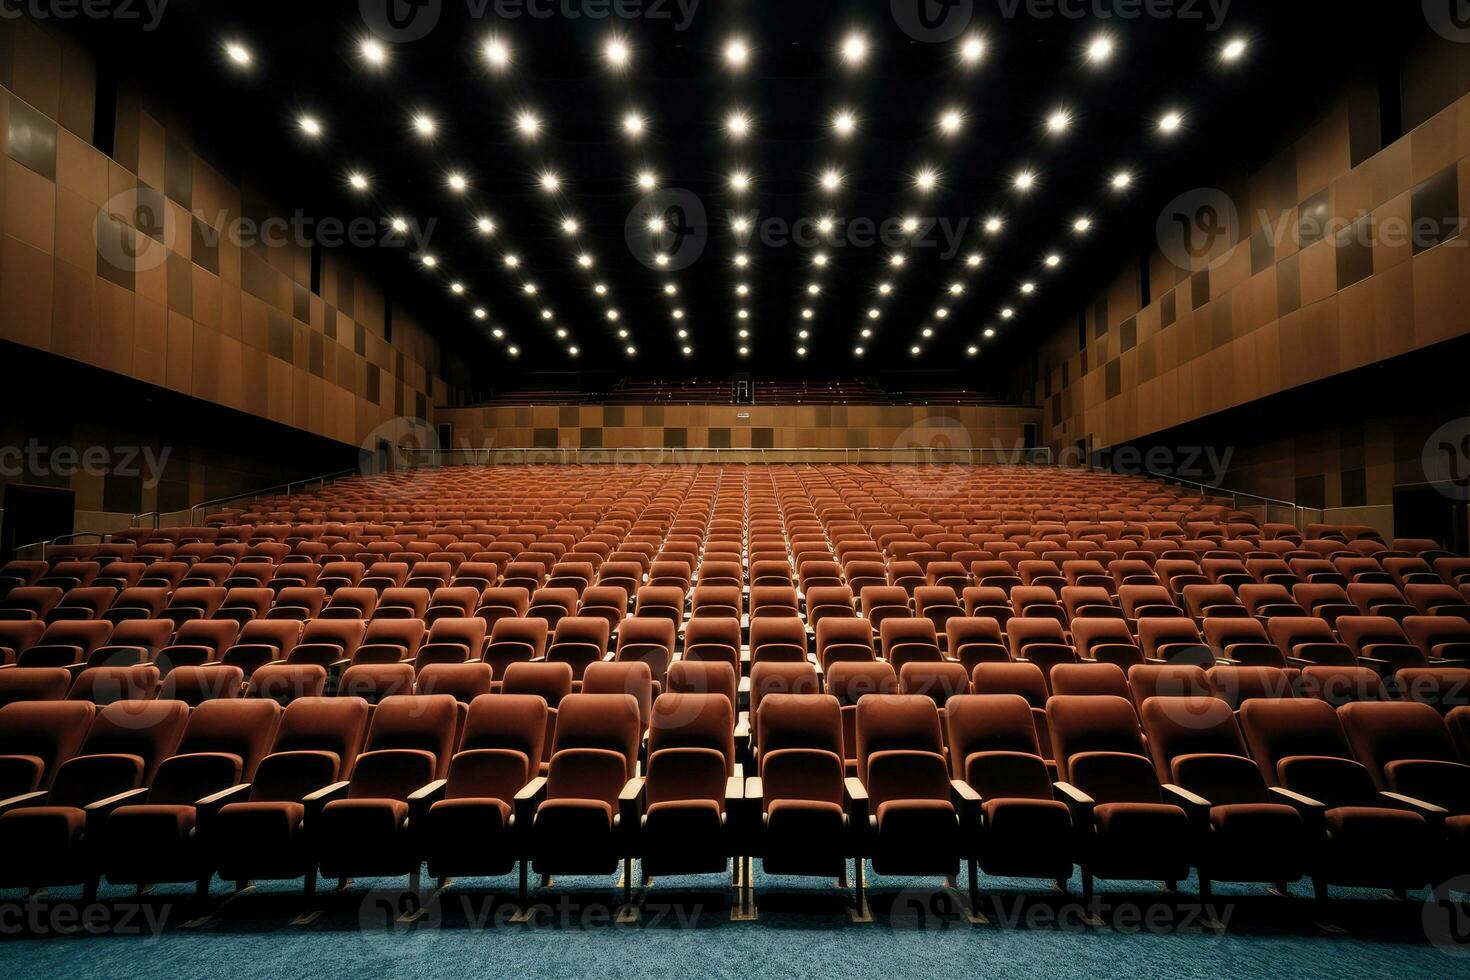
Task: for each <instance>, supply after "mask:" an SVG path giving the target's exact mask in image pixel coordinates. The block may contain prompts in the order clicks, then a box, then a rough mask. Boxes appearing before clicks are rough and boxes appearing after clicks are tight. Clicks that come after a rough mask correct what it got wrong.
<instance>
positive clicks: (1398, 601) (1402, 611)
mask: <svg viewBox="0 0 1470 980" xmlns="http://www.w3.org/2000/svg"><path fill="white" fill-rule="evenodd" d="M1347 594H1348V598H1350V599H1352V601H1353V604H1354V605H1355V606H1357V607H1358V611H1359V612H1361V613H1362V614H1363V615H1365V616H1388V617H1390V618H1392V619H1396V620H1399V621H1400V622H1402V621H1403V620H1404V619H1405V618H1407V617H1409V616H1415V615H1418V610H1417V609H1415V608H1414V607H1413V606H1412V605H1410V604H1409V602H1408V601H1407V600H1406V599H1405V598H1404V594H1403V593H1402V592H1400V591H1399V589H1398V586H1396V585H1393V584H1392V583H1385V582H1353V583H1352V584H1351V585H1349V586H1348V587H1347Z"/></svg>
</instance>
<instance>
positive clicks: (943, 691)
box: [898, 660, 970, 734]
mask: <svg viewBox="0 0 1470 980" xmlns="http://www.w3.org/2000/svg"><path fill="white" fill-rule="evenodd" d="M898 692H899V693H900V694H914V695H922V696H924V697H927V698H929V699H930V700H931V701H933V702H934V706H935V707H936V708H938V709H939V712H940V728H941V734H942V729H943V724H944V708H945V705H946V704H947V703H948V702H949V700H950V698H953V697H956V696H958V695H961V694H969V693H970V672H969V671H968V670H966V669H965V667H964V665H963V664H959V663H956V662H955V661H953V660H943V661H911V662H909V663H906V664H904V665H903V667H902V668H901V669H900V670H899V672H898Z"/></svg>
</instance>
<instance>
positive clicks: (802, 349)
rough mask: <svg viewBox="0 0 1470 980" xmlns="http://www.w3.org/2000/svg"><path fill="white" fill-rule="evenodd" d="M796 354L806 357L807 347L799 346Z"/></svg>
mask: <svg viewBox="0 0 1470 980" xmlns="http://www.w3.org/2000/svg"><path fill="white" fill-rule="evenodd" d="M796 356H797V357H806V348H805V347H798V348H796Z"/></svg>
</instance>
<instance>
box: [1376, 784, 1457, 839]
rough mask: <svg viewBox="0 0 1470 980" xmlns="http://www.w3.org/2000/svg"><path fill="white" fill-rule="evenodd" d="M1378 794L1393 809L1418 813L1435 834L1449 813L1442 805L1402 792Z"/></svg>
mask: <svg viewBox="0 0 1470 980" xmlns="http://www.w3.org/2000/svg"><path fill="white" fill-rule="evenodd" d="M1378 795H1379V796H1381V797H1383V799H1384V801H1385V802H1386V803H1387V805H1388V806H1391V807H1393V808H1394V809H1395V810H1407V811H1408V812H1410V813H1417V814H1419V816H1421V817H1423V818H1424V820H1425V822H1426V823H1428V824H1429V827H1430V829H1431V830H1432V831H1434V833H1435V835H1436V836H1438V835H1439V834H1440V832H1441V831H1443V830H1444V822H1445V818H1446V817H1448V816H1449V815H1450V814H1449V811H1448V810H1446V809H1445V808H1444V807H1442V806H1436V805H1435V804H1433V803H1429V802H1427V801H1425V800H1421V799H1418V798H1416V797H1413V796H1408V795H1406V794H1404V793H1390V792H1387V791H1384V792H1381V793H1379V794H1378Z"/></svg>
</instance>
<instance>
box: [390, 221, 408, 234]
mask: <svg viewBox="0 0 1470 980" xmlns="http://www.w3.org/2000/svg"><path fill="white" fill-rule="evenodd" d="M388 227H389V228H392V229H393V230H394V231H395V232H397V233H398V234H400V235H402V234H403V233H404V232H406V231H408V222H407V221H404V220H403V219H402V218H393V219H391V220H390V221H389V222H388Z"/></svg>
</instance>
